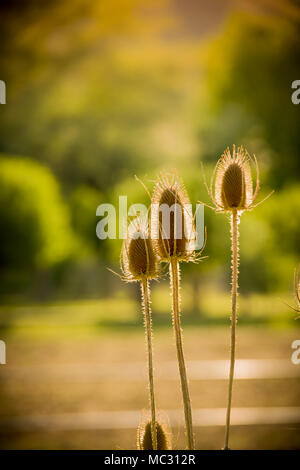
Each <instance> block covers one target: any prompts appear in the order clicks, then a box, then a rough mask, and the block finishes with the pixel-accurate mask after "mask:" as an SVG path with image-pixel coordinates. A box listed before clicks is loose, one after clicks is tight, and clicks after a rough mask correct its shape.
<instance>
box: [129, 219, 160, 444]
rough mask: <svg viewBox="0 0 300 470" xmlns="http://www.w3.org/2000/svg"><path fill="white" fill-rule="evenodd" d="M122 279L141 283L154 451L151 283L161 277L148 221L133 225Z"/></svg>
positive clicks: (154, 414)
mask: <svg viewBox="0 0 300 470" xmlns="http://www.w3.org/2000/svg"><path fill="white" fill-rule="evenodd" d="M121 269H122V272H123V276H122V279H123V280H125V281H126V282H140V285H141V292H142V310H143V314H144V323H145V333H146V343H147V354H148V377H149V393H150V407H151V426H150V428H151V435H152V442H153V447H152V448H153V449H157V448H158V447H157V446H158V441H157V438H158V434H157V433H158V428H157V427H156V410H155V395H154V380H153V351H152V350H153V348H152V319H151V300H150V286H149V280H151V279H157V278H158V277H159V273H160V270H159V263H158V258H157V256H156V254H155V252H154V250H153V247H152V244H151V240H150V238H149V237H148V229H147V221H141V220H140V219H138V218H137V219H136V220H135V221H134V222H133V223H132V224H131V231H129V232H128V235H127V238H126V239H125V240H124V243H123V247H122V250H121Z"/></svg>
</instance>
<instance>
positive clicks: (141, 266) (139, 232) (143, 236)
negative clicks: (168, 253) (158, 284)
mask: <svg viewBox="0 0 300 470" xmlns="http://www.w3.org/2000/svg"><path fill="white" fill-rule="evenodd" d="M121 270H122V272H123V275H124V279H125V280H126V281H129V282H130V281H141V280H142V279H155V278H157V277H158V276H159V260H158V258H157V256H156V254H155V252H154V249H153V246H152V242H151V240H150V238H149V237H148V230H147V229H145V228H143V227H142V226H141V225H139V224H138V223H136V227H135V229H134V230H133V231H131V232H129V233H128V235H127V238H126V240H124V243H123V246H122V250H121Z"/></svg>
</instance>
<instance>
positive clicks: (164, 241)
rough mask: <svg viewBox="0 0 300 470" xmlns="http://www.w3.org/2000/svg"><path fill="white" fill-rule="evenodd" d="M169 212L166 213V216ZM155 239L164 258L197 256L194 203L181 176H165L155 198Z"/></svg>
mask: <svg viewBox="0 0 300 470" xmlns="http://www.w3.org/2000/svg"><path fill="white" fill-rule="evenodd" d="M164 214H165V215H164ZM151 238H152V242H153V247H154V250H155V252H156V254H157V256H158V257H159V258H160V259H161V261H169V260H170V258H171V257H176V258H177V259H178V260H182V261H189V260H191V259H192V258H193V257H194V247H195V240H196V230H195V226H194V220H193V214H192V210H191V203H190V200H189V197H188V194H187V192H186V189H185V187H184V184H183V182H182V181H181V180H180V179H179V177H178V176H177V175H175V174H174V175H173V176H172V177H171V179H169V177H168V176H166V175H161V176H160V177H159V179H158V180H157V182H156V184H155V187H154V191H153V195H152V199H151Z"/></svg>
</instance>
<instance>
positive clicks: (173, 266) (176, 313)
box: [170, 256, 195, 450]
mask: <svg viewBox="0 0 300 470" xmlns="http://www.w3.org/2000/svg"><path fill="white" fill-rule="evenodd" d="M170 279H171V292H172V316H173V327H174V332H175V339H176V349H177V359H178V366H179V373H180V381H181V390H182V397H183V405H184V416H185V425H186V431H187V440H188V448H189V449H190V450H193V449H194V448H195V445H194V436H193V425H192V412H191V401H190V396H189V389H188V382H187V376H186V368H185V362H184V355H183V345H182V330H181V325H180V306H179V305H180V304H179V298H180V297H179V279H180V273H179V263H178V260H177V258H176V257H175V256H174V257H173V256H172V257H171V260H170Z"/></svg>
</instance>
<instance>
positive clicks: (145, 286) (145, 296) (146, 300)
mask: <svg viewBox="0 0 300 470" xmlns="http://www.w3.org/2000/svg"><path fill="white" fill-rule="evenodd" d="M141 289H142V304H143V313H144V322H145V331H146V343H147V353H148V378H149V394H150V396H149V398H150V406H151V437H152V446H153V450H157V432H156V413H155V398H154V381H153V360H152V321H151V307H150V288H149V281H148V280H147V279H143V280H142V281H141Z"/></svg>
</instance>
